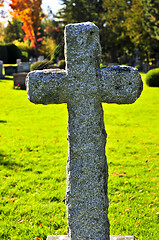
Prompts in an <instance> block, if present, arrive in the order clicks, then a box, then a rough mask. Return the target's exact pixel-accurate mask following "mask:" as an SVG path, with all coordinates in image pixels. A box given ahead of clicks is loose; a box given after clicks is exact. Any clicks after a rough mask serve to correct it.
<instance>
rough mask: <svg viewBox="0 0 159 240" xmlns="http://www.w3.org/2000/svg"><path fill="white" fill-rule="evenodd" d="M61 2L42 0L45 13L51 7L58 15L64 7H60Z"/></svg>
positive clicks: (57, 0) (58, 0)
mask: <svg viewBox="0 0 159 240" xmlns="http://www.w3.org/2000/svg"><path fill="white" fill-rule="evenodd" d="M60 3H61V1H60V0H42V9H43V11H44V12H45V13H47V7H48V6H49V7H51V9H52V11H53V13H56V12H57V11H58V10H59V9H60V8H62V5H60Z"/></svg>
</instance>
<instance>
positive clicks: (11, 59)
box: [0, 43, 22, 64]
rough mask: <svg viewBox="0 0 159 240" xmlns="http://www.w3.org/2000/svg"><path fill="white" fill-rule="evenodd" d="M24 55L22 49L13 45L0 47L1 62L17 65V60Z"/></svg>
mask: <svg viewBox="0 0 159 240" xmlns="http://www.w3.org/2000/svg"><path fill="white" fill-rule="evenodd" d="M21 58H22V54H21V51H20V49H19V48H18V47H17V46H16V45H14V44H13V43H8V44H1V45H0V60H2V61H3V62H4V63H7V64H11V63H13V64H14V63H16V60H17V59H21Z"/></svg>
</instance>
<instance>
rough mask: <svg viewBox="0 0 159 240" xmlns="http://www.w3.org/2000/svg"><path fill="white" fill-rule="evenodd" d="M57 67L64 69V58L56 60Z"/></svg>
mask: <svg viewBox="0 0 159 240" xmlns="http://www.w3.org/2000/svg"><path fill="white" fill-rule="evenodd" d="M58 67H59V68H61V69H65V60H60V61H59V62H58Z"/></svg>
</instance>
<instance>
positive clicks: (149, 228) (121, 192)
mask: <svg viewBox="0 0 159 240" xmlns="http://www.w3.org/2000/svg"><path fill="white" fill-rule="evenodd" d="M142 77H143V78H144V74H143V75H142ZM0 105H1V107H0V171H1V175H0V192H1V201H0V204H1V207H0V213H1V215H0V219H1V222H0V240H1V239H6V240H10V239H11V240H14V239H17V240H34V239H35V240H42V239H43V240H45V239H46V237H47V235H50V234H57V235H60V234H62V235H63V234H67V227H66V225H67V217H66V206H65V204H64V199H65V192H66V170H65V169H66V162H67V149H68V143H67V106H66V104H61V105H47V106H43V105H34V104H32V103H30V102H29V100H28V99H27V94H26V91H22V90H14V89H13V81H11V80H0ZM103 108H104V118H105V127H106V131H107V134H108V139H107V146H106V152H107V159H108V165H109V220H110V224H111V227H110V231H111V235H119V234H120V235H134V236H135V239H140V240H146V239H151V240H157V239H158V229H159V226H158V223H159V209H158V200H159V199H158V187H159V185H158V184H159V181H158V175H159V174H158V170H159V169H158V159H159V122H158V121H159V88H149V87H147V86H146V85H144V91H143V93H142V95H141V97H140V98H139V99H138V100H137V102H136V103H134V104H133V105H120V106H119V105H115V104H103Z"/></svg>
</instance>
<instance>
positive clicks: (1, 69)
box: [0, 61, 4, 79]
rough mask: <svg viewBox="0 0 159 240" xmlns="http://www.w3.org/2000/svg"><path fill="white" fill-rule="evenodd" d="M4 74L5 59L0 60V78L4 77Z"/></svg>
mask: <svg viewBox="0 0 159 240" xmlns="http://www.w3.org/2000/svg"><path fill="white" fill-rule="evenodd" d="M3 78H4V75H3V61H0V79H3Z"/></svg>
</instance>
